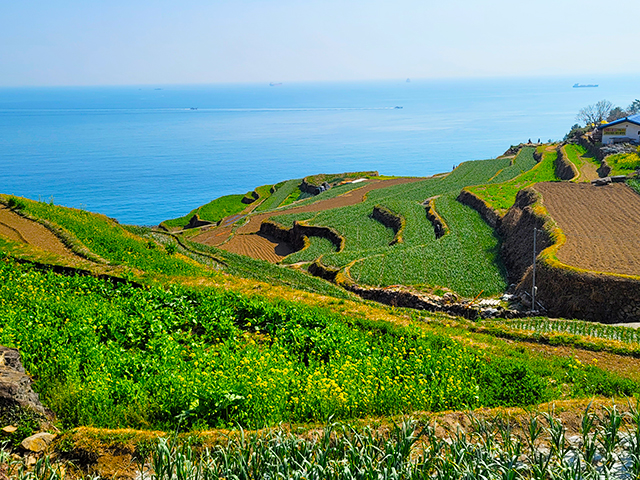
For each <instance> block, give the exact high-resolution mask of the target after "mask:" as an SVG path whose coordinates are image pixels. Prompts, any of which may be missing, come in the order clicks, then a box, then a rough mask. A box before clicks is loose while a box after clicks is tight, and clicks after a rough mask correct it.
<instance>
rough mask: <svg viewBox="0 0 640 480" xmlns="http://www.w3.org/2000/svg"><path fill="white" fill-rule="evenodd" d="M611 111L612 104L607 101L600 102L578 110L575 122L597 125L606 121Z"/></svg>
mask: <svg viewBox="0 0 640 480" xmlns="http://www.w3.org/2000/svg"><path fill="white" fill-rule="evenodd" d="M612 109H613V103H611V102H610V101H609V100H600V101H599V102H598V103H595V104H593V105H587V106H586V107H584V108H582V109H580V111H579V112H578V115H576V120H578V121H581V122H582V123H584V124H585V125H589V124H591V123H594V124H596V125H598V124H599V123H602V121H603V120H606V118H607V117H608V116H609V113H611V110H612Z"/></svg>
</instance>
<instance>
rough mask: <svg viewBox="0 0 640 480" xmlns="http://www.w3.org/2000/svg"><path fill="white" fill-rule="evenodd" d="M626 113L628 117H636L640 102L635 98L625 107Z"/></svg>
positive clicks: (639, 111)
mask: <svg viewBox="0 0 640 480" xmlns="http://www.w3.org/2000/svg"><path fill="white" fill-rule="evenodd" d="M627 113H628V114H629V115H637V114H639V113H640V100H638V99H637V98H636V99H635V100H634V101H633V102H632V103H631V105H629V106H628V107H627Z"/></svg>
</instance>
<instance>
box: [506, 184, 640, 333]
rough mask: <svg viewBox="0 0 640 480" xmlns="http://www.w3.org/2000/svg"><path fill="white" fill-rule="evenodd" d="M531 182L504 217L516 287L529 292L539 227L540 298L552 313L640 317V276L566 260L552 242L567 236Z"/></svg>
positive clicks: (599, 319) (597, 318)
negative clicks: (590, 268)
mask: <svg viewBox="0 0 640 480" xmlns="http://www.w3.org/2000/svg"><path fill="white" fill-rule="evenodd" d="M540 199H541V196H540V194H539V193H538V192H536V191H535V190H534V189H533V188H527V189H524V190H521V191H520V192H519V193H518V195H517V197H516V202H515V204H514V205H513V206H512V207H511V208H510V209H509V211H508V212H507V214H506V215H505V216H504V218H503V220H502V225H501V227H500V232H499V233H500V235H501V237H502V238H503V244H502V251H501V253H502V258H503V261H504V263H505V266H506V267H507V272H508V274H509V280H510V281H512V282H514V283H515V282H517V287H516V293H520V294H524V293H527V294H528V293H529V292H531V287H532V264H533V229H534V227H535V228H537V230H538V232H539V233H538V236H537V242H536V247H537V248H536V252H537V253H538V255H537V262H536V286H537V294H536V299H537V301H539V302H540V303H541V304H542V305H543V306H544V307H545V309H546V310H547V314H548V315H549V316H552V317H565V318H578V319H582V320H589V321H597V322H602V323H619V322H638V321H640V280H638V279H635V278H633V277H629V276H624V275H607V274H602V273H595V272H588V271H585V270H580V269H577V268H572V267H571V266H568V265H564V264H562V263H561V262H559V261H558V260H557V259H556V258H555V251H554V248H558V245H559V244H558V243H557V242H559V241H560V239H561V238H562V237H563V235H562V232H561V230H560V229H559V228H558V226H557V225H556V224H555V222H554V221H553V219H552V218H551V217H550V216H549V215H548V214H546V211H545V210H544V208H543V207H542V205H541V204H540Z"/></svg>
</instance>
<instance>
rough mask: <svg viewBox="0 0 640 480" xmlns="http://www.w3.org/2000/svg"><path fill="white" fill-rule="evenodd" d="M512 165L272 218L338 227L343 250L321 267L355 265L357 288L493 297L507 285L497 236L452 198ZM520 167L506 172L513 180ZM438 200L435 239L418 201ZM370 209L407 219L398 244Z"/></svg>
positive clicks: (476, 166) (460, 171)
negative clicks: (442, 226) (443, 227)
mask: <svg viewBox="0 0 640 480" xmlns="http://www.w3.org/2000/svg"><path fill="white" fill-rule="evenodd" d="M509 164H510V160H509V159H495V160H482V161H476V162H465V163H463V164H461V165H459V166H458V167H457V168H456V169H455V170H454V171H453V172H451V173H450V174H448V175H446V176H439V177H435V178H428V179H425V180H422V181H418V182H415V183H411V184H404V185H396V186H392V187H387V188H382V189H379V190H372V191H371V192H369V194H368V196H367V199H366V201H365V202H363V203H361V204H357V205H353V206H348V207H341V208H335V209H332V210H325V211H320V212H312V213H296V214H286V213H285V214H282V215H277V216H274V217H273V220H275V221H276V222H278V223H281V224H283V225H285V226H292V225H293V222H294V221H296V220H297V221H303V220H304V221H306V222H308V223H309V224H311V225H318V226H328V227H332V228H334V229H335V230H337V231H338V232H339V233H340V234H341V235H343V236H344V237H345V239H346V242H345V248H344V250H343V251H342V252H340V253H329V252H328V250H327V249H324V250H322V252H321V253H323V254H324V255H323V257H322V262H323V263H324V264H325V265H327V266H331V267H339V268H342V267H345V266H347V265H349V264H352V263H353V266H352V267H351V268H350V273H351V275H352V278H353V279H354V280H356V281H357V282H359V283H363V284H367V285H380V286H387V285H395V284H404V285H413V284H430V285H432V286H434V287H445V288H449V289H451V290H454V291H456V292H458V293H461V294H463V295H472V296H475V295H477V294H478V293H480V292H481V291H484V295H495V294H497V293H499V292H501V291H504V289H505V288H506V284H505V274H504V271H503V269H502V266H501V264H500V261H499V258H498V255H497V252H498V239H497V238H496V236H495V235H494V233H493V231H492V229H491V228H490V227H489V226H488V225H486V224H485V223H484V222H483V221H482V219H481V218H480V216H479V215H478V213H477V212H475V211H474V210H473V209H471V208H469V207H466V206H464V205H462V204H460V203H458V202H457V201H456V200H455V198H456V197H457V195H458V194H459V192H460V190H461V189H462V188H463V187H465V186H468V185H475V184H479V183H484V182H487V181H489V179H491V178H492V177H494V176H495V175H496V174H497V173H498V172H505V169H508V168H509ZM519 168H520V167H519ZM519 168H518V169H515V168H514V169H510V170H508V171H509V172H511V174H512V175H517V174H518V172H520V169H519ZM504 175H507V173H504ZM438 195H440V197H439V198H438V199H437V200H436V209H437V210H438V212H439V213H440V215H441V216H442V217H443V218H444V220H445V222H446V223H447V225H448V226H449V227H450V229H451V231H450V233H449V234H448V235H445V237H443V238H441V239H439V240H436V238H435V233H434V229H433V225H432V224H431V223H430V222H429V220H428V219H427V217H426V211H425V207H424V206H423V205H422V203H423V202H424V201H425V200H426V199H428V198H430V197H434V196H438ZM375 205H383V206H385V207H387V208H388V209H390V210H391V211H393V212H396V213H397V214H399V215H401V216H402V217H404V218H405V220H406V227H405V230H404V232H403V243H398V244H395V245H393V246H390V245H389V244H390V243H391V241H392V240H393V238H394V232H393V231H392V230H391V229H389V228H387V227H385V226H384V225H382V224H381V223H380V222H378V221H377V220H375V219H373V218H371V213H372V211H373V207H374V206H375ZM313 254H314V252H308V253H304V252H299V253H296V254H295V255H296V257H294V258H304V259H305V260H307V261H308V260H311V259H312V257H313ZM317 256H319V255H317Z"/></svg>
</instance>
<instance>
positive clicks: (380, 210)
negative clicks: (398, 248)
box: [371, 205, 406, 245]
mask: <svg viewBox="0 0 640 480" xmlns="http://www.w3.org/2000/svg"><path fill="white" fill-rule="evenodd" d="M371 218H373V219H374V220H377V221H378V222H380V223H381V224H382V225H384V226H385V227H387V228H390V229H391V230H393V231H394V232H395V236H394V237H393V240H391V243H389V245H395V244H396V243H403V241H404V240H403V239H402V234H403V233H404V227H405V225H406V221H405V219H404V217H403V216H402V215H398V214H397V213H394V212H392V211H391V210H389V209H388V208H387V207H384V206H382V205H376V206H375V207H373V212H372V213H371Z"/></svg>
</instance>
